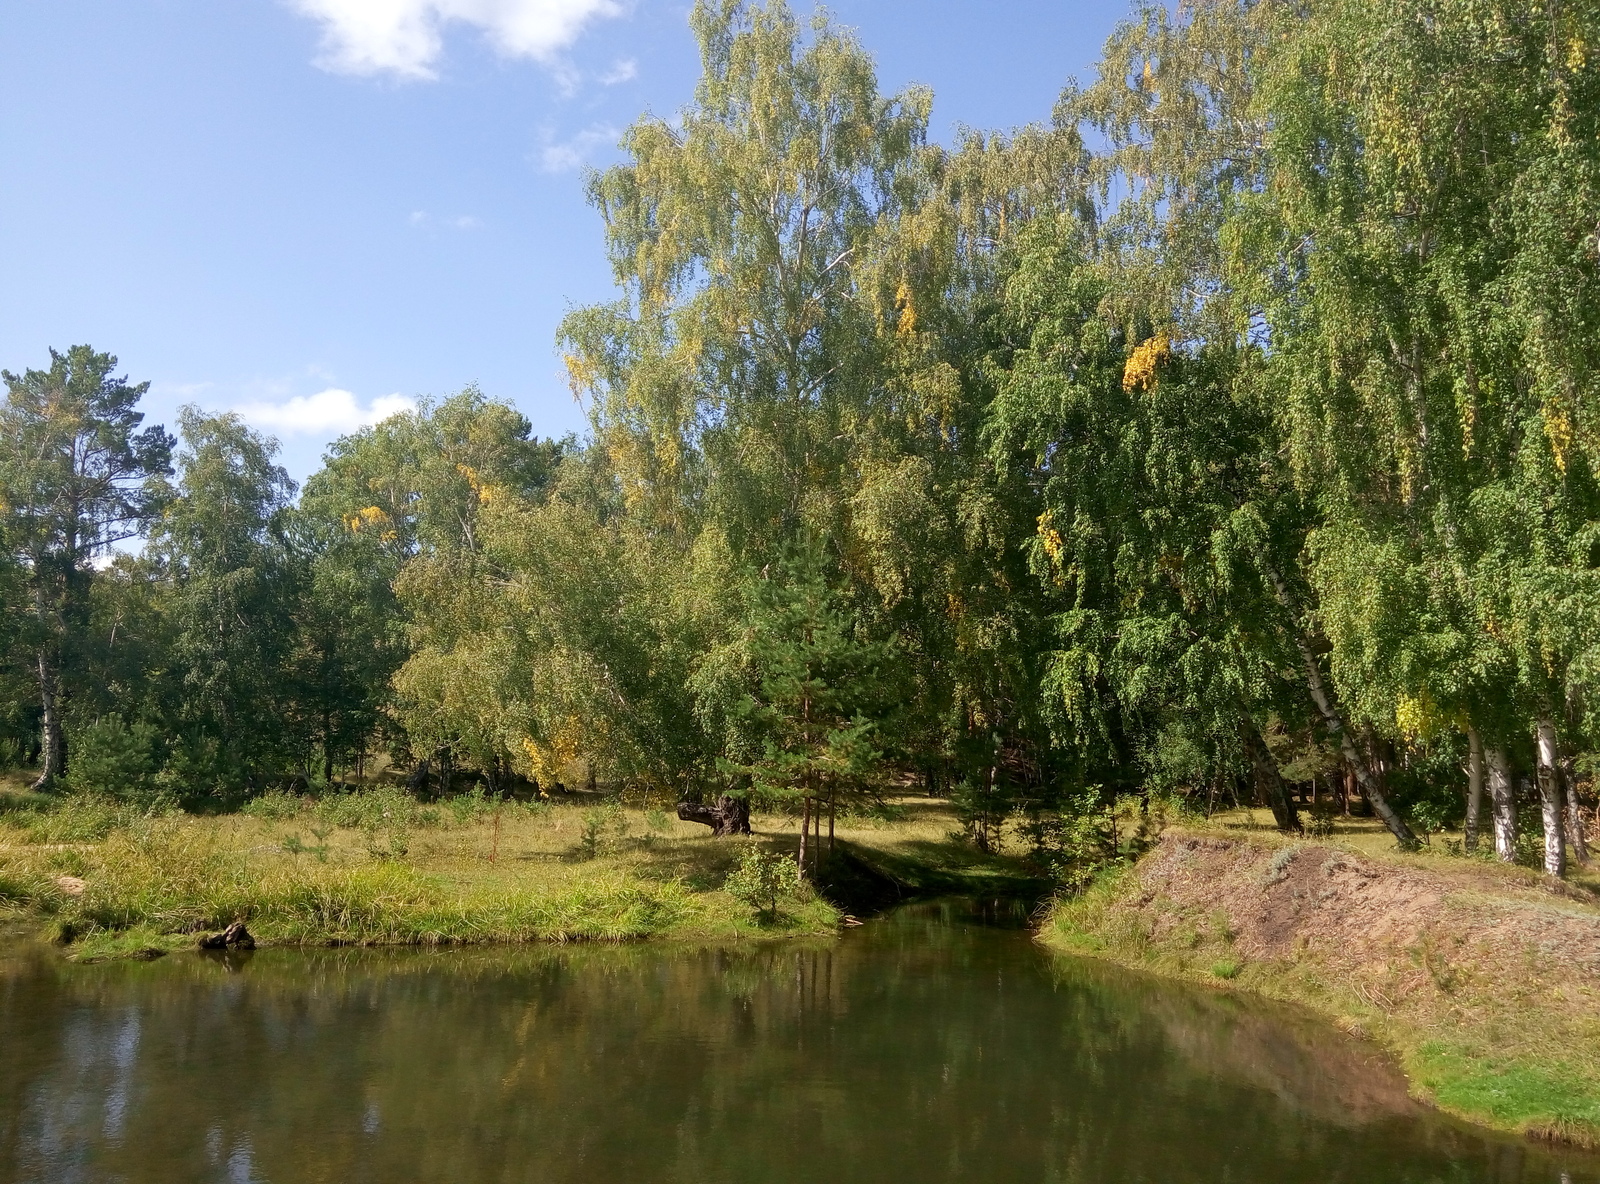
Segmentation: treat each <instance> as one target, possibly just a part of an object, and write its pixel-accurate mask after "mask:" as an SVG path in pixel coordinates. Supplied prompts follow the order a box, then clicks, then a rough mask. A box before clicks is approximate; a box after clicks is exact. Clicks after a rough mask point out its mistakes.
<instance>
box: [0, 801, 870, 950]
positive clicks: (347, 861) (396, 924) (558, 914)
mask: <svg viewBox="0 0 1600 1184" xmlns="http://www.w3.org/2000/svg"><path fill="white" fill-rule="evenodd" d="M401 798H403V795H395V794H393V792H392V791H385V792H383V793H374V794H370V795H350V796H348V797H345V798H343V799H341V800H335V801H334V802H332V803H328V802H323V803H315V802H304V803H298V802H295V800H294V799H290V803H293V804H292V805H291V804H289V803H285V802H282V801H279V802H277V803H269V807H268V808H265V809H260V810H257V811H252V812H250V813H247V814H237V815H228V816H221V817H191V816H186V815H180V814H171V815H166V816H160V817H142V816H138V815H137V814H128V815H118V816H116V817H114V818H113V820H112V822H111V824H110V825H109V827H108V826H106V825H105V823H104V815H105V814H107V813H108V811H107V810H105V809H104V808H102V806H101V805H97V804H94V803H66V804H64V805H61V806H58V807H57V808H56V810H54V811H52V812H48V813H35V814H32V815H31V816H25V815H22V814H17V813H13V814H10V815H8V816H6V817H4V818H3V819H0V907H9V908H10V909H11V910H12V911H20V912H22V913H23V914H24V915H25V916H29V917H32V918H33V919H34V920H35V921H36V922H37V923H38V925H39V927H40V928H41V929H42V930H44V931H45V932H46V933H47V934H48V935H52V936H55V937H57V938H67V939H68V941H67V948H68V949H69V951H70V952H71V953H72V954H73V956H76V957H86V958H100V957H114V956H121V955H128V954H133V953H136V952H139V951H144V950H149V949H158V950H165V949H172V948H181V947H184V946H192V945H193V944H194V943H195V941H196V939H197V935H198V934H202V933H205V932H208V931H215V930H218V929H221V928H223V927H225V926H226V925H227V924H229V923H230V922H231V921H233V920H235V919H243V920H245V921H246V922H247V924H248V925H249V927H250V929H251V931H252V933H253V934H254V935H255V936H256V938H257V939H258V940H259V941H261V942H263V943H268V944H330V943H335V944H337V943H348V944H362V945H402V944H404V945H411V944H455V943H478V942H526V941H580V940H582V941H624V940H635V939H641V938H649V937H694V938H706V937H716V938H742V937H750V936H770V935H787V934H801V933H805V934H817V933H827V932H832V931H833V930H834V929H835V927H836V926H837V923H838V919H839V913H838V911H837V910H836V909H834V908H833V907H832V906H831V905H829V904H828V903H827V902H826V901H824V900H822V899H820V898H817V897H815V896H809V897H807V898H806V899H801V900H797V901H793V902H789V903H787V904H786V905H785V906H784V908H783V909H781V910H779V912H778V913H777V914H776V915H775V916H767V915H761V914H758V913H757V912H756V910H753V909H751V908H750V907H748V906H746V905H744V904H741V903H740V902H739V901H737V900H735V899H734V898H733V897H732V896H730V895H729V894H728V893H727V892H725V891H723V884H724V882H725V880H726V878H727V875H728V872H729V870H730V869H731V868H732V866H733V865H734V864H735V863H736V862H737V861H738V859H739V857H740V855H741V854H742V852H743V851H744V850H745V849H746V847H747V845H748V844H747V842H746V841H728V840H714V839H712V838H710V837H709V835H708V834H707V832H706V831H705V830H704V829H703V828H699V827H695V826H693V825H692V824H687V823H678V822H677V821H676V820H673V821H672V822H671V824H670V826H669V827H668V828H667V833H659V832H660V830H661V824H660V820H659V811H657V812H656V813H657V815H658V817H657V818H655V819H651V820H650V821H652V822H654V823H655V827H656V830H655V831H654V832H653V831H652V830H651V829H649V828H648V827H647V826H645V825H644V823H645V821H646V819H645V817H644V814H643V813H642V812H638V811H624V810H621V809H620V808H616V807H608V808H606V822H605V825H604V826H603V827H601V828H600V833H599V834H598V835H597V834H596V833H595V826H594V825H593V823H594V819H593V817H592V815H593V813H594V807H593V806H592V805H581V804H573V805H559V806H540V807H536V808H532V809H529V808H526V807H521V806H514V805H509V804H508V805H505V806H503V807H501V808H500V809H499V810H496V809H494V808H493V806H492V804H484V803H482V802H481V800H480V801H479V802H478V803H476V804H475V805H474V804H472V803H470V802H469V804H468V805H469V807H470V808H462V809H458V810H452V809H451V808H450V806H449V804H446V805H444V806H441V807H418V806H417V805H416V803H414V802H410V800H409V799H404V801H403V802H402V801H401V800H400V799H401ZM480 807H481V808H480ZM118 809H120V808H117V809H114V810H111V811H109V813H112V814H116V813H117V810H118ZM496 814H498V815H499V817H498V821H497V820H496V817H495V816H496ZM86 819H88V820H91V821H92V822H93V825H88V824H87V823H86V822H85V820H86ZM751 841H753V842H756V843H758V844H768V845H777V846H781V845H782V838H781V836H774V835H768V836H758V837H757V838H756V839H754V840H751ZM63 877H76V878H77V879H80V880H82V881H83V888H82V891H81V894H73V893H72V892H71V891H69V890H68V889H69V888H71V887H75V885H72V884H71V883H70V882H66V883H65V885H64V882H63V879H62V878H63Z"/></svg>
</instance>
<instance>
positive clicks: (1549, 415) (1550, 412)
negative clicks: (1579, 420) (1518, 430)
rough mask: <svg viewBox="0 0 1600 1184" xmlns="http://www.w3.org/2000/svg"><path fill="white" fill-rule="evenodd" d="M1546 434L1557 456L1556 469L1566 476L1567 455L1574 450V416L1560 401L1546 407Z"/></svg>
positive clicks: (1554, 454)
mask: <svg viewBox="0 0 1600 1184" xmlns="http://www.w3.org/2000/svg"><path fill="white" fill-rule="evenodd" d="M1544 434H1545V437H1546V438H1547V439H1548V440H1549V441H1550V452H1551V454H1552V455H1553V456H1554V457H1555V462H1556V469H1557V470H1558V471H1559V472H1560V473H1561V474H1562V475H1563V476H1564V475H1565V474H1566V471H1567V457H1568V456H1569V455H1570V454H1571V452H1572V436H1573V432H1572V416H1571V414H1570V413H1569V412H1568V410H1567V408H1566V407H1564V406H1562V405H1560V404H1558V403H1546V404H1545V407H1544Z"/></svg>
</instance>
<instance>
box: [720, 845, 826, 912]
mask: <svg viewBox="0 0 1600 1184" xmlns="http://www.w3.org/2000/svg"><path fill="white" fill-rule="evenodd" d="M723 888H724V890H725V891H726V892H727V893H728V895H730V896H732V897H733V898H734V899H735V900H737V901H739V902H740V903H741V904H744V905H747V906H748V907H750V908H752V909H755V910H757V911H758V912H759V913H760V914H761V916H762V917H764V918H765V919H766V920H768V921H770V920H772V919H773V918H774V917H776V916H777V915H778V906H779V904H780V903H783V902H785V901H792V900H799V899H802V898H803V894H804V892H805V890H806V886H805V881H804V880H803V879H801V876H800V872H799V869H798V868H797V867H796V866H795V861H794V860H793V859H790V858H788V857H787V856H784V855H780V854H779V853H777V852H775V851H763V850H762V849H761V848H760V847H757V846H756V845H755V844H754V843H751V844H748V845H747V846H746V848H745V852H744V854H743V855H742V856H741V857H740V858H739V864H738V866H737V867H735V868H734V869H733V871H731V872H729V873H728V879H727V882H726V883H725V884H724V885H723Z"/></svg>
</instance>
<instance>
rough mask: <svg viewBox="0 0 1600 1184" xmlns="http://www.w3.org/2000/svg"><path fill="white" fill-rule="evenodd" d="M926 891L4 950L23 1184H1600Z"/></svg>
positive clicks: (1308, 1036) (3, 1106) (1333, 1036)
mask: <svg viewBox="0 0 1600 1184" xmlns="http://www.w3.org/2000/svg"><path fill="white" fill-rule="evenodd" d="M995 921H996V917H995V916H993V915H992V914H988V915H986V914H985V911H984V910H979V909H975V908H974V907H973V906H966V905H959V904H949V903H947V904H935V905H922V906H916V907H913V908H909V909H905V910H902V911H901V912H899V913H896V914H894V915H892V916H890V917H885V918H881V919H879V920H876V921H873V922H870V923H869V924H868V925H866V926H865V927H864V928H862V929H859V930H856V931H854V932H851V933H849V934H847V935H845V936H844V937H843V938H842V939H840V940H839V941H837V942H830V943H826V944H822V943H818V944H814V945H797V944H794V943H781V944H777V943H775V944H770V945H751V946H746V947H741V948H733V949H727V948H723V949H692V948H683V947H674V946H664V945H641V946H631V947H622V948H596V947H567V948H552V947H540V948H518V949H493V950H455V951H449V950H446V951H434V952H422V951H403V952H374V951H361V950H328V951H316V952H309V953H303V952H292V951H273V950H266V951H262V952H260V953H257V954H255V955H253V956H232V957H228V958H224V957H221V956H202V955H184V956H178V957H172V958H167V959H165V960H163V961H161V962H156V963H150V964H135V963H117V964H106V965H101V966H89V967H83V966H71V965H67V964H64V963H62V962H60V961H59V960H57V959H55V958H54V957H52V956H51V955H49V954H46V953H42V952H37V951H35V952H33V953H31V954H29V953H26V952H15V951H14V952H13V953H12V955H11V957H10V960H9V961H6V960H4V959H3V958H0V1180H4V1181H29V1182H32V1181H39V1182H41V1184H43V1182H49V1184H69V1182H76V1181H121V1182H125V1184H143V1182H146V1181H149V1182H152V1184H154V1182H156V1181H160V1182H161V1184H172V1182H175V1181H191V1180H192V1181H218V1182H223V1181H228V1182H241V1184H242V1182H249V1181H261V1182H271V1184H300V1182H309V1181H329V1182H338V1184H356V1182H364V1181H371V1182H374V1184H378V1182H382V1184H394V1182H401V1181H411V1180H417V1181H450V1182H452V1184H488V1182H494V1184H502V1182H504V1184H512V1182H522V1181H527V1182H530V1184H533V1182H537V1184H562V1182H565V1181H572V1182H574V1184H576V1182H578V1181H582V1182H583V1184H645V1182H651V1181H664V1182H665V1181H671V1182H674V1184H676V1182H680V1181H681V1182H683V1184H689V1182H694V1184H719V1182H724V1181H725V1182H727V1184H780V1182H788V1181H795V1182H800V1181H806V1182H824V1184H855V1182H858V1181H859V1182H867V1181H872V1182H875V1184H888V1182H900V1181H906V1182H917V1184H932V1182H943V1181H949V1182H951V1184H955V1182H957V1181H959V1182H961V1184H979V1182H990V1181H993V1182H996V1184H1001V1182H1011V1181H1015V1182H1017V1184H1023V1182H1026V1184H1047V1182H1056V1181H1059V1182H1062V1184H1067V1182H1071V1184H1142V1182H1146V1181H1148V1182H1150V1184H1157V1182H1159V1184H1189V1182H1200V1181H1205V1182H1207V1184H1222V1182H1227V1184H1255V1182H1261V1184H1266V1182H1272V1184H1289V1182H1296V1181H1317V1182H1318V1184H1330V1182H1336V1181H1349V1182H1351V1184H1387V1182H1395V1184H1399V1182H1405V1184H1424V1182H1434V1181H1440V1182H1445V1181H1448V1182H1452V1184H1453V1182H1457V1181H1461V1182H1466V1181H1474V1182H1475V1181H1492V1182H1495V1184H1501V1182H1503V1184H1523V1182H1532V1181H1540V1182H1548V1184H1558V1182H1559V1181H1561V1180H1562V1179H1563V1173H1565V1178H1566V1179H1567V1180H1570V1181H1571V1182H1572V1184H1600V1171H1596V1168H1595V1161H1594V1160H1592V1159H1589V1158H1587V1157H1576V1156H1575V1157H1562V1156H1559V1155H1556V1154H1553V1153H1551V1152H1549V1151H1546V1150H1545V1149H1542V1148H1537V1147H1533V1146H1530V1145H1527V1144H1524V1143H1522V1142H1520V1141H1517V1140H1513V1139H1509V1138H1501V1137H1498V1136H1494V1135H1489V1134H1486V1133H1483V1132H1479V1131H1477V1130H1475V1129H1473V1128H1469V1127H1466V1126H1464V1125H1462V1124H1458V1123H1455V1122H1453V1121H1451V1120H1449V1119H1446V1118H1444V1117H1442V1116H1440V1115H1438V1114H1435V1113H1433V1112H1431V1111H1428V1110H1425V1109H1423V1108H1420V1107H1418V1106H1415V1105H1414V1104H1412V1103H1411V1102H1409V1101H1408V1100H1407V1098H1406V1094H1405V1083H1404V1081H1403V1080H1402V1079H1401V1078H1400V1077H1399V1076H1398V1074H1396V1073H1395V1071H1394V1070H1393V1069H1392V1068H1391V1067H1389V1066H1388V1065H1387V1064H1386V1063H1385V1062H1384V1061H1383V1060H1382V1059H1381V1058H1380V1057H1378V1056H1376V1055H1375V1054H1374V1053H1373V1051H1372V1050H1371V1049H1370V1048H1368V1047H1366V1046H1364V1045H1362V1044H1359V1043H1357V1042H1355V1041H1353V1040H1350V1039H1349V1038H1347V1037H1345V1036H1343V1035H1342V1034H1340V1033H1338V1032H1336V1031H1333V1030H1332V1029H1329V1028H1326V1027H1324V1026H1321V1025H1319V1024H1316V1023H1312V1022H1307V1021H1305V1020H1303V1019H1301V1018H1299V1017H1298V1016H1297V1015H1296V1014H1295V1013H1292V1012H1289V1011H1286V1010H1283V1009H1278V1008H1275V1007H1272V1006H1269V1005H1265V1004H1262V1003H1260V1002H1259V1001H1251V1000H1247V999H1243V998H1234V997H1230V996H1227V995H1223V994H1218V993H1216V992H1210V991H1204V990H1200V989H1196V988H1192V987H1186V986H1183V985H1178V984H1169V983H1163V982H1160V981H1158V980H1154V979H1150V978H1147V977H1145V976H1141V975H1135V974H1130V973H1127V972H1123V971H1119V970H1117V969H1115V968H1112V967H1107V966H1103V965H1100V964H1098V963H1094V962H1087V961H1078V960H1066V959H1059V958H1053V957H1051V956H1049V955H1047V954H1045V953H1043V952H1042V951H1040V950H1039V949H1038V948H1037V947H1036V946H1035V945H1034V944H1033V943H1032V942H1031V941H1030V940H1029V938H1028V935H1027V934H1026V932H1024V931H1022V930H1021V929H1019V928H1017V927H1016V926H1014V925H1012V926H1007V925H1004V924H996V923H994V922H995Z"/></svg>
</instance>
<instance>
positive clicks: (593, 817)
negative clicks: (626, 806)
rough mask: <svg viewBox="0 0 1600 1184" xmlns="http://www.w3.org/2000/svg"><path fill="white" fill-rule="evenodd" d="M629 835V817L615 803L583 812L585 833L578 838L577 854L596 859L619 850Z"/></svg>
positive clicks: (581, 856) (582, 857) (580, 856)
mask: <svg viewBox="0 0 1600 1184" xmlns="http://www.w3.org/2000/svg"><path fill="white" fill-rule="evenodd" d="M627 834H628V816H627V815H626V814H624V813H623V812H622V807H621V806H619V805H618V804H617V803H615V802H611V803H608V804H607V805H604V806H596V807H595V808H594V809H593V810H585V811H584V812H583V831H582V833H581V834H579V836H578V847H577V851H576V854H577V855H578V857H579V858H581V859H594V858H596V857H598V856H600V855H604V854H608V853H609V852H611V851H614V850H616V849H617V847H618V846H619V845H620V844H621V842H622V840H623V839H624V838H626V837H627Z"/></svg>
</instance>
